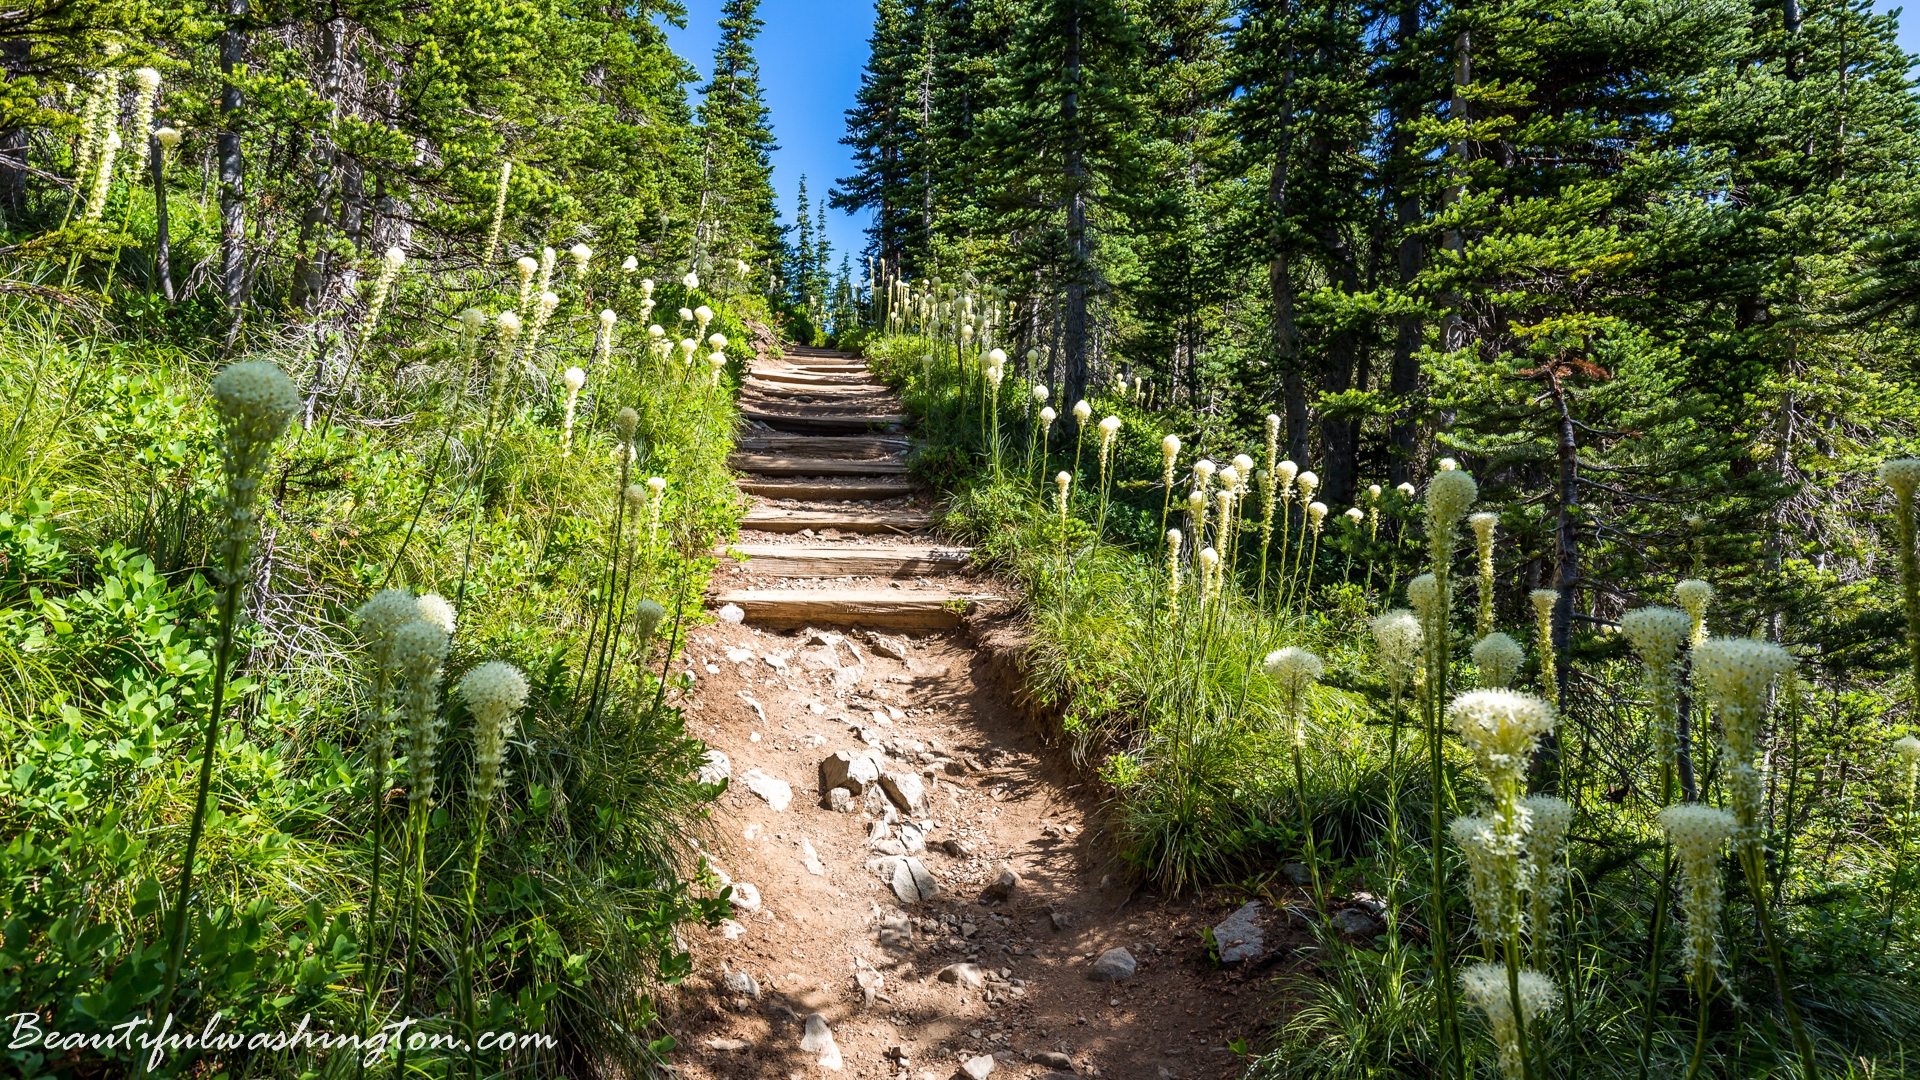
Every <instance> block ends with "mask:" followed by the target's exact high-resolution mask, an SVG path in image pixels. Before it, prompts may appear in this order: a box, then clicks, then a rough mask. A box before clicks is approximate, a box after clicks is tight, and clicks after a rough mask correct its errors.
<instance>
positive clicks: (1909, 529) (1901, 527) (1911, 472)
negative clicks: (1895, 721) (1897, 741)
mask: <svg viewBox="0 0 1920 1080" xmlns="http://www.w3.org/2000/svg"><path fill="white" fill-rule="evenodd" d="M1880 479H1881V481H1882V482H1884V483H1885V484H1886V485H1887V486H1888V487H1890V488H1892V489H1893V520H1894V526H1895V538H1896V540H1897V541H1898V543H1899V545H1900V550H1899V553H1898V554H1899V557H1900V597H1901V600H1902V601H1903V603H1904V605H1905V607H1906V609H1907V667H1908V672H1907V677H1908V680H1909V683H1910V693H1911V694H1912V695H1913V705H1912V708H1913V712H1914V715H1916V716H1920V554H1916V552H1915V547H1914V512H1913V494H1914V489H1915V488H1916V486H1920V458H1898V459H1895V460H1893V461H1889V462H1886V463H1885V464H1883V465H1881V466H1880Z"/></svg>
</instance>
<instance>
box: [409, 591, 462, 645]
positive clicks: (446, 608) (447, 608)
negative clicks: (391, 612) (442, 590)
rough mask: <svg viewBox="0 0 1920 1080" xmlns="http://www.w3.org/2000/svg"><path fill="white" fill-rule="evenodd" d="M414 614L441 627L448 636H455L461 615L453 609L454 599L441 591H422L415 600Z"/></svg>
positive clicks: (441, 630)
mask: <svg viewBox="0 0 1920 1080" xmlns="http://www.w3.org/2000/svg"><path fill="white" fill-rule="evenodd" d="M413 611H414V614H415V615H416V616H417V617H419V618H420V619H422V620H423V621H425V622H429V623H432V624H433V625H434V626H437V627H439V628H440V632H441V633H443V634H446V635H447V636H448V637H452V636H453V628H454V627H455V626H456V625H458V623H459V616H458V613H456V612H455V611H454V609H453V601H451V600H448V599H447V598H446V597H444V596H441V595H440V594H439V593H436V592H430V593H421V594H420V595H419V596H418V597H416V598H415V599H414V601H413Z"/></svg>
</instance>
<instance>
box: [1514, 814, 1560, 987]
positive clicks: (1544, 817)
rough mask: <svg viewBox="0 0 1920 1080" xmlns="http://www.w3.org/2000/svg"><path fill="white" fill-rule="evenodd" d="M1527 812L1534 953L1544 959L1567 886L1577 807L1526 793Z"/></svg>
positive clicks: (1527, 852) (1529, 888)
mask: <svg viewBox="0 0 1920 1080" xmlns="http://www.w3.org/2000/svg"><path fill="white" fill-rule="evenodd" d="M1518 801H1519V803H1520V806H1521V808H1522V809H1523V810H1525V811H1526V815H1527V835H1526V854H1527V871H1526V880H1527V890H1528V892H1529V893H1530V894H1531V895H1532V897H1533V914H1532V918H1531V922H1532V924H1533V940H1534V955H1535V956H1536V957H1539V958H1544V957H1545V955H1546V948H1545V946H1546V943H1547V938H1548V935H1549V934H1550V933H1551V932H1552V930H1553V914H1554V911H1555V910H1556V909H1557V908H1558V907H1559V904H1560V897H1561V895H1562V894H1563V893H1564V892H1565V891H1566V885H1567V834H1568V833H1569V832H1570V831H1571V830H1572V829H1573V806H1572V804H1570V803H1568V802H1567V801H1566V800H1565V799H1557V798H1555V797H1553V796H1552V795H1523V796H1521V797H1520V799H1519V800H1518Z"/></svg>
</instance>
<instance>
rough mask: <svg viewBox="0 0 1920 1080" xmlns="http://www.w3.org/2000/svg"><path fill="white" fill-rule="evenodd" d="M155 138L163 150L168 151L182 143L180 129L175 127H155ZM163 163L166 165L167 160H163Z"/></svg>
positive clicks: (163, 151)
mask: <svg viewBox="0 0 1920 1080" xmlns="http://www.w3.org/2000/svg"><path fill="white" fill-rule="evenodd" d="M153 138H154V141H155V142H157V143H159V144H160V150H161V152H162V153H166V152H169V151H172V150H173V149H175V148H176V147H178V146H179V145H180V129H179V128H173V127H158V128H154V129H153ZM161 164H163V165H164V164H166V162H164V161H163V162H161Z"/></svg>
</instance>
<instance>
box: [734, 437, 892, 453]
mask: <svg viewBox="0 0 1920 1080" xmlns="http://www.w3.org/2000/svg"><path fill="white" fill-rule="evenodd" d="M733 447H734V449H736V450H771V451H775V452H779V451H789V450H799V451H802V452H803V453H805V454H807V455H808V456H817V457H849V458H861V457H867V458H874V457H892V456H894V455H897V454H904V453H906V451H907V440H905V439H898V438H895V439H889V438H886V437H884V436H878V435H787V434H783V433H781V432H759V433H757V434H752V435H742V436H740V437H739V438H738V439H735V440H734V443H733Z"/></svg>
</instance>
